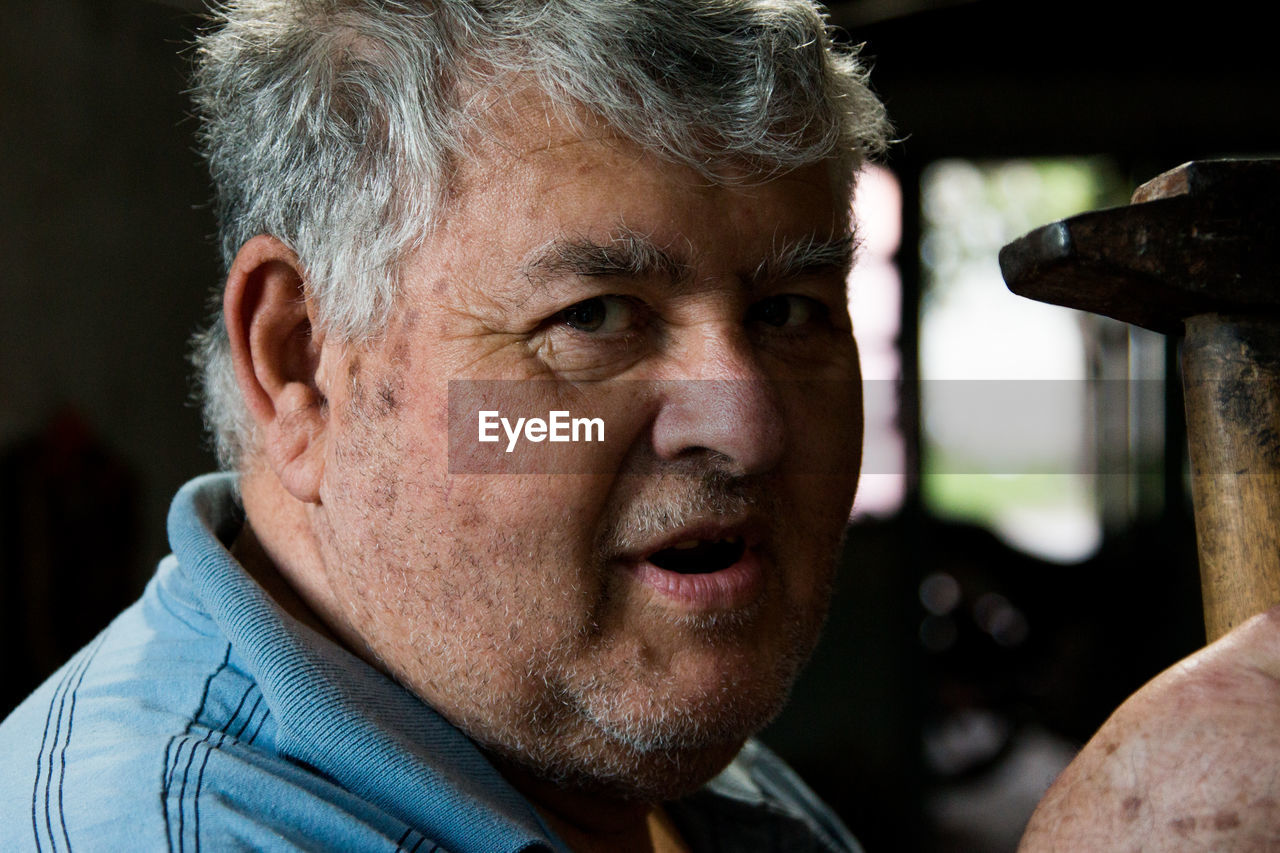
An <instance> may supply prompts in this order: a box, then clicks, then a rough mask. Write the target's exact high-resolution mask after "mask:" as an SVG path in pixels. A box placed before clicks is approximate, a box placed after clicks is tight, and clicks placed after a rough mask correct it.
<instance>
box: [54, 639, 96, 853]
mask: <svg viewBox="0 0 1280 853" xmlns="http://www.w3.org/2000/svg"><path fill="white" fill-rule="evenodd" d="M106 639H107V632H106V631H103V632H102V633H101V634H99V635H98V641H97V642H96V643H95V644H94V646H93V651H91V652H90V653H89V654H88V656H87V657H86V658H85V662H84V666H82V667H81V668H80V674H79V675H78V676H77V677H76V686H75V687H73V688H71V707H70V708H68V709H67V736H66V738H64V739H63V741H62V749H61V751H60V752H59V754H58V823H59V824H60V825H61V827H62V838H63V840H64V841H66V842H67V853H70V851H71V836H70V835H68V834H67V814H66V812H65V811H63V809H62V782H63V780H64V779H66V777H67V747H69V746H70V745H71V726H72V724H73V723H74V722H75V716H76V693H78V692H79V690H80V685H81V684H83V683H84V674H85V673H86V672H88V671H89V666H90V664H92V663H93V659H94V658H95V657H96V656H97V654H98V650H99V649H101V648H102V644H103V643H104V642H105V641H106ZM49 763H50V769H52V764H53V754H52V753H50V755H49ZM50 841H51V842H52V839H50Z"/></svg>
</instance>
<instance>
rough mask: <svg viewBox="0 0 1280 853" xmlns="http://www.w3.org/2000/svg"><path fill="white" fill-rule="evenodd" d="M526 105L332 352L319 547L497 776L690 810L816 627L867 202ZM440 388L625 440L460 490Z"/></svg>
mask: <svg viewBox="0 0 1280 853" xmlns="http://www.w3.org/2000/svg"><path fill="white" fill-rule="evenodd" d="M516 112H517V113H518V115H516V116H515V117H514V118H513V119H512V120H510V121H505V122H502V123H500V124H498V126H497V129H496V131H495V132H494V133H493V134H492V135H491V136H490V137H488V138H487V139H486V140H484V141H483V142H481V143H479V144H478V145H477V147H476V150H474V152H473V153H472V155H471V156H470V157H469V158H468V159H467V160H466V161H465V163H463V164H462V166H461V168H460V170H459V173H458V174H457V176H456V181H455V184H454V192H453V193H452V194H451V197H450V201H449V202H448V204H447V207H446V210H445V213H444V217H443V220H442V224H441V226H440V227H439V228H438V229H437V230H436V231H434V232H433V233H432V234H431V235H430V236H429V237H428V239H427V240H426V241H425V243H424V244H423V245H422V246H421V248H420V249H418V250H416V251H415V252H414V254H413V255H412V256H411V257H410V258H409V259H408V262H407V264H406V266H405V268H404V275H403V288H404V290H403V299H402V304H401V309H400V310H399V311H398V312H397V317H396V320H395V321H394V322H393V324H392V326H391V328H390V329H389V331H388V332H387V334H386V335H384V336H382V337H380V338H379V339H378V340H377V341H375V342H373V343H372V344H369V345H365V346H361V347H358V348H346V347H339V346H337V345H332V346H330V347H328V348H327V349H326V353H325V360H324V367H323V369H322V373H321V385H322V388H323V390H324V391H325V393H326V395H327V397H328V404H329V412H330V415H329V417H330V422H329V444H328V451H327V457H326V467H325V475H324V484H323V486H322V503H321V505H320V506H319V507H318V508H317V509H316V510H315V512H316V513H317V519H318V525H317V526H318V529H320V530H321V543H322V544H321V548H322V556H323V558H324V562H325V565H326V567H327V569H326V570H327V572H328V581H329V584H330V588H331V591H332V593H333V595H334V598H335V600H337V601H339V602H342V604H343V606H344V607H345V612H343V613H341V614H340V618H341V619H342V620H344V622H345V624H344V625H342V626H341V628H342V632H343V634H344V635H345V636H347V637H348V639H352V640H353V642H354V643H355V644H356V645H357V646H361V647H362V648H361V649H360V650H361V651H362V652H363V653H364V654H366V655H367V656H369V657H371V658H374V659H376V660H377V661H379V662H380V664H381V665H382V666H383V667H385V668H386V669H387V670H388V671H389V672H390V673H392V674H393V675H394V676H395V677H396V678H397V679H399V680H400V681H401V682H402V683H404V684H405V685H406V686H407V687H408V688H409V689H411V690H412V691H414V692H415V693H417V694H418V695H419V696H421V697H422V698H423V699H424V700H426V701H427V702H429V703H430V704H431V705H432V706H434V707H435V708H436V709H437V710H439V711H440V712H441V713H443V714H444V715H445V716H446V717H448V718H449V719H450V720H452V721H453V722H454V723H455V724H457V725H458V726H460V727H461V728H462V729H464V730H465V731H467V732H468V733H469V734H471V735H472V736H473V737H474V738H475V739H477V740H478V741H479V742H480V743H482V744H483V745H485V746H486V747H487V748H489V749H491V750H492V751H493V752H494V753H496V754H498V755H499V756H501V757H502V758H503V759H504V760H509V761H513V762H515V763H517V764H519V765H522V766H524V767H525V768H527V769H529V770H532V771H533V772H534V773H535V774H536V775H538V776H539V777H541V778H544V779H550V780H553V781H556V782H558V783H561V784H573V785H585V786H602V787H604V788H605V789H607V790H612V791H614V792H617V793H622V794H626V795H631V796H640V797H645V798H651V799H657V798H662V797H667V796H673V795H676V794H679V793H682V792H683V791H685V790H688V789H689V788H691V787H694V786H696V785H698V784H700V783H701V782H702V781H704V780H705V779H706V778H708V777H709V776H710V775H712V774H713V773H714V772H716V771H717V770H718V769H719V767H720V766H722V765H723V764H724V763H725V762H726V761H728V760H729V759H730V758H731V757H732V755H733V754H734V753H735V752H736V750H737V749H738V747H739V746H740V744H741V743H742V741H743V740H744V739H745V738H746V737H747V736H749V735H750V734H751V733H753V732H754V731H756V730H758V729H759V728H760V727H761V726H762V725H764V723H766V722H767V721H768V720H769V719H770V718H771V716H772V715H773V714H774V713H776V711H777V709H778V708H779V707H780V704H781V702H782V701H783V700H784V698H785V694H786V691H787V689H788V687H789V686H790V684H791V682H792V680H793V678H794V676H795V674H796V672H797V670H798V668H799V666H800V665H801V664H802V662H803V661H804V660H805V658H806V657H807V656H808V653H809V652H810V650H811V649H812V645H813V643H814V642H815V641H816V636H817V632H818V629H819V627H820V623H821V621H822V619H823V616H824V614H825V610H826V606H827V601H828V598H829V585H830V580H831V574H832V569H833V555H834V552H835V550H836V548H837V545H838V541H839V537H840V535H841V533H842V531H843V526H844V522H845V519H846V518H847V516H848V510H849V506H850V503H851V501H852V498H853V492H854V488H855V486H856V481H857V474H856V470H857V460H858V454H859V447H860V442H861V411H860V399H859V396H858V385H857V380H858V361H857V352H856V348H855V346H854V343H853V339H852V336H851V333H850V329H849V325H848V317H847V312H846V309H845V304H846V302H845V291H844V278H845V273H846V270H845V268H844V267H845V263H844V262H845V261H847V254H848V249H849V243H848V240H847V238H848V220H847V210H848V203H847V199H846V198H844V197H841V196H840V194H839V193H838V190H837V185H836V183H835V182H834V181H833V180H832V179H831V176H830V170H829V169H828V168H827V167H826V166H825V165H823V166H818V167H814V168H809V169H803V170H799V171H796V172H793V173H791V174H788V175H785V176H783V177H781V178H776V179H772V180H768V181H764V182H760V181H755V182H752V181H743V182H740V183H735V184H734V185H731V186H724V185H714V184H711V183H709V182H708V181H707V180H706V179H704V178H701V177H699V176H698V175H697V174H695V173H694V172H692V171H691V170H687V169H685V168H682V167H678V166H674V165H670V164H667V163H664V162H662V161H659V160H657V159H656V158H654V157H652V156H650V155H647V154H644V153H642V152H641V151H640V150H639V149H638V148H636V147H635V146H634V145H632V144H631V143H629V142H627V141H625V140H623V139H620V138H618V137H617V136H616V135H614V134H612V133H610V132H609V131H608V130H607V129H603V128H601V129H596V130H589V131H587V132H585V133H584V132H581V131H580V130H575V129H573V128H571V127H569V126H567V125H566V124H564V123H562V122H560V121H558V120H556V119H554V118H548V112H549V111H547V110H544V109H543V105H542V104H541V103H540V102H539V103H534V104H529V105H527V106H526V107H525V108H523V109H521V110H517V111H516ZM450 380H455V383H454V389H455V393H457V391H458V389H459V388H464V387H470V386H466V385H465V384H460V383H459V382H457V381H456V380H508V382H504V383H502V384H501V385H498V384H497V383H494V387H501V388H508V389H512V391H511V397H510V400H511V401H518V402H519V404H520V405H521V406H522V407H523V410H522V412H521V414H526V413H527V411H528V409H529V408H530V407H532V408H533V409H537V408H538V405H537V404H538V403H539V400H540V399H542V398H543V397H545V406H543V407H542V411H541V412H540V414H542V415H543V416H544V417H545V415H546V413H547V412H549V411H551V410H553V409H564V408H568V409H569V410H570V412H571V414H573V415H577V414H578V412H577V411H574V408H575V407H579V408H582V409H583V410H584V411H585V410H587V409H589V410H590V414H591V415H592V416H600V417H602V418H603V420H604V423H605V432H606V438H607V439H608V440H607V441H606V442H601V443H586V442H580V443H577V444H567V445H560V446H558V447H557V448H556V452H557V453H559V454H560V456H558V457H556V458H558V459H560V460H562V462H563V464H562V465H561V467H559V468H556V467H554V466H552V467H550V468H547V467H544V468H541V469H539V472H538V473H467V472H465V471H463V472H461V473H460V472H459V467H460V466H459V465H457V464H455V466H454V470H453V471H452V472H451V470H450V456H449V454H450V443H449V435H448V432H449V417H450V416H449V410H450V399H449V393H450V385H449V382H450ZM510 380H520V382H512V381H510ZM526 380H527V381H526ZM476 387H480V386H476ZM556 389H559V390H556ZM566 395H567V396H566ZM566 399H567V400H569V401H570V402H569V403H565V402H564V401H565V400H566ZM455 402H456V401H455ZM503 405H504V402H503V398H501V397H500V396H499V398H498V399H496V401H495V399H494V398H489V400H488V403H487V408H490V409H496V410H499V411H500V412H501V410H502V408H503ZM513 405H514V403H513ZM484 407H486V406H482V408H484ZM502 414H503V416H506V415H507V413H506V412H502ZM511 420H512V421H514V417H512V418H511ZM499 434H500V435H503V437H502V439H501V442H500V443H499V444H498V445H488V446H486V447H483V448H480V447H479V445H478V444H477V445H476V446H475V447H473V448H468V447H467V446H465V441H466V437H467V436H470V437H471V438H474V437H475V435H476V433H475V432H474V431H471V432H467V431H465V430H464V431H462V432H457V431H455V446H454V448H453V453H454V454H455V456H456V457H457V458H458V459H463V458H466V457H467V455H468V454H469V453H470V452H471V450H476V451H477V452H479V451H480V450H484V451H490V450H492V449H493V448H495V447H496V448H497V450H498V452H499V454H500V453H501V451H502V449H503V448H504V447H505V445H506V443H507V438H506V436H505V434H503V433H502V432H501V431H500V430H499ZM458 435H461V436H463V441H462V444H459V442H458V440H457V436H458ZM547 447H549V445H547ZM456 461H457V460H456V459H455V462H456ZM461 467H462V468H464V469H465V466H461Z"/></svg>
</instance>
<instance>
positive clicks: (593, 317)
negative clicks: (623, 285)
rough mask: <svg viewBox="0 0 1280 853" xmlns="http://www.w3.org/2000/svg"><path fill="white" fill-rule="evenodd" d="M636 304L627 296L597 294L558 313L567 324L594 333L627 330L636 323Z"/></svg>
mask: <svg viewBox="0 0 1280 853" xmlns="http://www.w3.org/2000/svg"><path fill="white" fill-rule="evenodd" d="M635 315H636V305H635V303H634V302H632V300H630V299H628V298H626V297H625V296H596V297H593V298H591V299H584V300H582V301H581V302H578V303H575V304H573V305H570V306H569V307H568V308H566V309H564V310H563V311H561V312H560V313H559V314H557V315H556V319H557V320H559V322H561V323H564V324H565V325H566V326H568V327H570V328H572V329H577V330H578V331H579V332H586V333H587V334H594V335H608V334H615V333H617V332H625V331H626V330H628V329H630V328H631V327H632V326H634V325H635V321H636V316H635Z"/></svg>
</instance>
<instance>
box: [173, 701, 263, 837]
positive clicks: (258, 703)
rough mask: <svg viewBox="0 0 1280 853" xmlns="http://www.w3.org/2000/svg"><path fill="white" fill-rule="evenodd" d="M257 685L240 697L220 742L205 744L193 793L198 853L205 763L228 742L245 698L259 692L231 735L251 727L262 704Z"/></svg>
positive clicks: (236, 736)
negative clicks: (245, 715)
mask: <svg viewBox="0 0 1280 853" xmlns="http://www.w3.org/2000/svg"><path fill="white" fill-rule="evenodd" d="M257 687H258V685H257V684H253V683H251V684H250V685H249V687H248V689H247V690H245V692H244V695H243V696H241V697H240V704H239V705H237V706H236V711H235V713H234V714H232V715H231V718H230V719H229V720H227V722H226V723H224V724H223V726H222V730H221V731H219V732H218V742H217V743H216V744H214V745H213V746H209V745H208V744H206V745H205V750H204V758H203V759H201V761H200V772H199V773H197V774H196V790H195V793H194V794H192V795H191V811H192V814H193V817H194V820H193V823H194V825H195V830H194V832H195V838H196V853H199V851H200V789H201V788H202V787H203V786H204V768H205V765H207V764H208V763H209V756H210V755H211V754H213V750H214V749H221V748H222V745H223V744H224V743H226V740H227V737H228V732H227V730H228V729H229V728H230V727H231V724H232V723H233V722H235V719H236V716H237V715H238V714H239V713H240V709H241V708H243V707H244V703H245V700H246V699H248V698H249V694H250V693H252V692H257V693H258V698H257V699H256V700H254V703H253V707H252V708H250V709H249V715H248V716H247V717H245V719H244V723H243V724H242V725H241V726H240V731H238V732H236V733H235V734H234V735H230V737H231V738H232V739H233V740H239V739H240V736H241V735H243V734H244V730H245V729H247V728H249V724H250V723H252V722H253V715H254V714H256V713H258V708H259V707H261V705H262V693H261V692H258V691H257ZM262 713H263V716H264V718H265V715H266V711H265V710H264V711H263V712H262ZM258 725H259V727H261V725H262V724H261V723H259V724H258Z"/></svg>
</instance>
